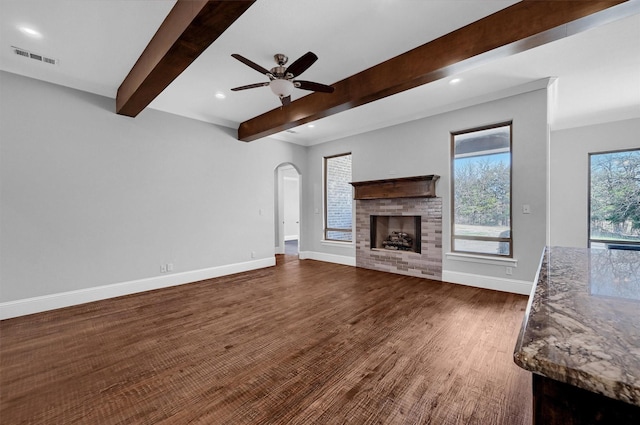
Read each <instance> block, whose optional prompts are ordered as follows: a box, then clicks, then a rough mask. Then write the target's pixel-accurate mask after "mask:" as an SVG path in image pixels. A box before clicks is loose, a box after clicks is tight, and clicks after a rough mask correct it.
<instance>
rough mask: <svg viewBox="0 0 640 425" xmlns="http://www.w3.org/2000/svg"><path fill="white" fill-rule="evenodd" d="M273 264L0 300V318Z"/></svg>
mask: <svg viewBox="0 0 640 425" xmlns="http://www.w3.org/2000/svg"><path fill="white" fill-rule="evenodd" d="M275 264H276V260H275V258H263V259H260V260H254V261H248V262H245V263H235V264H228V265H224V266H218V267H210V268H206V269H200V270H192V271H188V272H183V273H173V274H167V275H163V276H156V277H150V278H146V279H139V280H132V281H129V282H120V283H114V284H110V285H102V286H95V287H92V288H86V289H79V290H76V291H68V292H60V293H58V294H51V295H43V296H40V297H33V298H25V299H21V300H16V301H7V302H3V303H0V320H4V319H10V318H12V317H19V316H26V315H27V314H34V313H41V312H43V311H48V310H55V309H58V308H63V307H70V306H73V305H78V304H85V303H88V302H92V301H100V300H104V299H108V298H115V297H120V296H123V295H129V294H135V293H138V292H145V291H151V290H154V289H160V288H167V287H169V286H178V285H184V284H187V283H192V282H198V281H200V280H205V279H212V278H215V277H220V276H226V275H230V274H236V273H241V272H246V271H250V270H256V269H262V268H265V267H271V266H275Z"/></svg>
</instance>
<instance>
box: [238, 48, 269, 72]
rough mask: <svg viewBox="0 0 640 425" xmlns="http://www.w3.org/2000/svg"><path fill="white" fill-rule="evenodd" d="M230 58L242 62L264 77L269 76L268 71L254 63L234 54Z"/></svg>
mask: <svg viewBox="0 0 640 425" xmlns="http://www.w3.org/2000/svg"><path fill="white" fill-rule="evenodd" d="M231 56H232V57H234V58H236V59H238V60H239V61H240V62H242V63H243V64H245V65H247V66H249V67H251V68H253V69H255V70H256V71H258V72H259V73H260V74H264V75H270V74H271V71H269V70H268V69H266V68H263V67H261V66H260V65H258V64H257V63H255V62H252V61H250V60H249V59H247V58H245V57H244V56H241V55H239V54H237V53H234V54H232V55H231Z"/></svg>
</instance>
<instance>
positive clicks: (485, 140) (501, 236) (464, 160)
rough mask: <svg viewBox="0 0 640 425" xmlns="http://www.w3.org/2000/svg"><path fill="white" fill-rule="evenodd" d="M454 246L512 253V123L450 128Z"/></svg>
mask: <svg viewBox="0 0 640 425" xmlns="http://www.w3.org/2000/svg"><path fill="white" fill-rule="evenodd" d="M451 145H452V161H451V169H452V171H451V175H452V203H453V205H452V208H451V211H452V219H451V223H452V229H451V235H452V236H451V250H452V251H454V252H465V253H472V254H483V255H496V256H504V257H513V239H512V232H511V123H510V122H509V123H502V124H497V125H494V126H490V127H483V128H477V129H472V130H466V131H461V132H457V133H452V135H451Z"/></svg>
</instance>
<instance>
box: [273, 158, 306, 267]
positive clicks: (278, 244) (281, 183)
mask: <svg viewBox="0 0 640 425" xmlns="http://www.w3.org/2000/svg"><path fill="white" fill-rule="evenodd" d="M274 177H275V180H276V181H275V189H276V190H275V192H276V193H275V211H274V217H275V220H274V225H275V239H276V240H275V253H276V254H286V255H296V256H297V255H298V253H299V247H300V193H301V176H300V172H299V171H298V169H297V168H296V166H295V165H293V164H291V163H284V164H280V165H279V166H278V167H276V169H275V175H274Z"/></svg>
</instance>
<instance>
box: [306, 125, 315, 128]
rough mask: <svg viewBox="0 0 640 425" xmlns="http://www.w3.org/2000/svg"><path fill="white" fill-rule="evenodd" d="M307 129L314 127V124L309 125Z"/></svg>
mask: <svg viewBox="0 0 640 425" xmlns="http://www.w3.org/2000/svg"><path fill="white" fill-rule="evenodd" d="M307 127H309V128H313V127H315V124H309V125H308V126H307Z"/></svg>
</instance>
